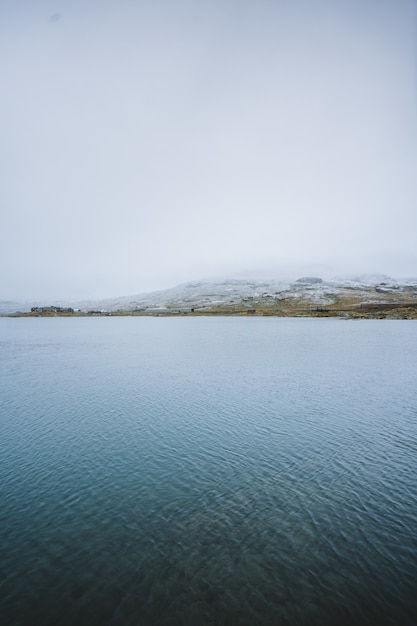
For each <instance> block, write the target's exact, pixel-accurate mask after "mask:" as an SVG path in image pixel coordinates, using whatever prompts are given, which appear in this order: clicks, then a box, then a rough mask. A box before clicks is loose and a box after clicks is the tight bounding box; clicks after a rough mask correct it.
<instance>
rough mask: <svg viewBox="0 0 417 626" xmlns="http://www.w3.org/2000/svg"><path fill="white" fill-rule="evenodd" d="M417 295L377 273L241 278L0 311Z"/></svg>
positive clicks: (410, 284)
mask: <svg viewBox="0 0 417 626" xmlns="http://www.w3.org/2000/svg"><path fill="white" fill-rule="evenodd" d="M396 298H397V299H400V300H403V299H407V298H408V299H412V300H414V299H417V279H408V280H396V279H393V278H389V277H387V276H381V275H372V276H359V277H354V278H335V279H332V280H323V279H321V278H319V277H315V276H306V277H301V278H299V279H298V280H296V281H293V282H290V281H285V280H235V279H225V280H221V281H214V282H213V281H211V282H204V281H201V282H189V283H184V284H182V285H178V286H176V287H173V288H171V289H164V290H162V291H153V292H150V293H142V294H138V295H133V296H123V297H119V298H109V299H105V300H90V301H82V302H75V303H74V302H71V301H62V300H61V301H60V302H41V303H40V302H30V303H28V302H26V303H22V302H0V313H3V314H9V313H14V312H16V311H29V310H30V308H31V307H32V306H46V305H51V304H52V305H59V306H72V307H73V308H77V309H80V310H83V311H87V310H90V311H91V310H94V311H110V312H115V311H135V310H136V311H138V310H140V311H147V310H149V311H152V310H156V311H158V310H166V309H168V310H172V309H183V310H185V309H188V310H189V309H195V310H204V309H212V308H213V307H222V306H233V305H236V306H237V305H243V306H247V307H250V306H253V305H255V304H259V303H262V304H264V305H268V303H276V304H279V303H284V302H287V303H291V301H294V302H305V303H306V305H307V304H311V305H313V306H314V305H316V306H329V305H332V304H334V303H336V302H339V301H340V300H341V299H343V300H346V301H347V300H354V301H356V302H358V301H365V302H378V301H382V300H384V299H389V300H390V301H395V299H396Z"/></svg>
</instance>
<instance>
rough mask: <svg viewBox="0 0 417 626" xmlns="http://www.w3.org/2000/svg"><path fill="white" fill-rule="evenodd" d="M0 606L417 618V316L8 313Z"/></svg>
mask: <svg viewBox="0 0 417 626" xmlns="http://www.w3.org/2000/svg"><path fill="white" fill-rule="evenodd" d="M0 351H1V352H0V355H1V363H0V393H1V396H0V397H1V409H0V527H1V560H0V585H1V586H0V621H1V623H4V624H13V625H15V624H16V625H17V624H22V625H25V626H26V625H29V624H30V625H35V624H36V625H42V626H43V625H49V624H51V625H52V624H54V625H55V626H57V625H65V626H67V625H74V626H75V625H80V624H81V625H84V624H85V625H87V624H88V625H93V626H94V625H95V624H97V625H103V624H120V625H123V626H125V625H126V626H128V625H148V624H158V625H159V624H161V625H163V624H178V625H180V624H190V625H192V626H195V625H198V624H212V625H213V624H224V625H234V624H236V625H251V626H252V625H256V624H260V625H263V624H274V625H276V624H290V625H297V624H300V625H304V624H306V625H307V624H313V625H314V624H324V625H328V624H329V625H330V624H346V625H348V624H349V625H351V624H371V623H372V624H373V623H375V624H393V625H394V624H395V625H398V624H410V625H411V624H415V623H416V622H417V601H416V600H415V596H416V593H415V591H416V589H417V420H416V418H417V384H416V383H417V376H416V371H417V367H416V366H417V356H416V355H417V323H416V322H413V321H388V320H375V321H373V320H369V321H365V320H364V321H356V322H355V321H342V320H332V319H324V320H313V319H277V318H249V319H246V318H218V319H216V318H66V319H65V318H49V319H42V318H39V319H37V318H35V319H0Z"/></svg>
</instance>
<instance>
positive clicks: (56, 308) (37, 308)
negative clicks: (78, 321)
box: [30, 306, 74, 313]
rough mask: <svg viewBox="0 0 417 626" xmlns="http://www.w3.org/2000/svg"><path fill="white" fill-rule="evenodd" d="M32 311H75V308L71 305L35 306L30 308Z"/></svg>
mask: <svg viewBox="0 0 417 626" xmlns="http://www.w3.org/2000/svg"><path fill="white" fill-rule="evenodd" d="M30 312H31V313H74V309H72V308H71V307H62V306H33V307H32V308H31V309H30Z"/></svg>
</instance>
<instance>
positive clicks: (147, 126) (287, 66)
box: [0, 0, 417, 299]
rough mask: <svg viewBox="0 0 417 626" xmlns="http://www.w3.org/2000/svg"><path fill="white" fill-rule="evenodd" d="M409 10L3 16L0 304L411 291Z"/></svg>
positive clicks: (94, 11) (335, 3)
mask: <svg viewBox="0 0 417 626" xmlns="http://www.w3.org/2000/svg"><path fill="white" fill-rule="evenodd" d="M416 26H417V20H416V3H415V2H413V1H412V0H395V1H391V0H390V1H388V0H346V1H343V0H305V1H302V0H292V1H291V2H289V1H286V2H284V1H279V0H271V1H263V0H256V2H255V0H252V1H251V0H240V1H239V2H238V1H236V2H235V1H230V0H223V1H221V2H220V1H217V0H212V1H211V2H207V1H203V0H198V1H189V2H187V1H181V0H170V1H168V0H166V1H164V0H162V1H159V0H152V2H151V1H148V0H146V1H142V2H141V1H136V2H134V1H133V0H132V1H131V0H118V1H116V0H108V1H106V0H102V1H100V2H99V1H94V0H83V1H82V2H81V1H77V0H71V1H69V0H61V2H59V3H55V2H51V1H44V0H37V1H36V2H33V1H29V0H2V2H1V3H0V75H1V76H2V98H1V99H0V130H1V141H0V177H1V180H0V210H1V212H0V299H8V298H17V299H19V298H45V297H50V298H61V297H62V298H64V297H72V298H84V297H107V296H118V295H123V294H134V293H139V292H142V291H149V290H152V289H161V288H164V287H171V286H173V285H175V284H178V283H181V282H184V281H187V280H198V279H204V278H211V279H213V278H216V277H220V276H223V277H225V276H228V277H239V278H243V277H245V276H246V277H255V276H258V277H269V278H273V277H275V278H285V277H296V275H297V274H298V275H302V274H306V273H310V274H311V273H314V274H317V275H320V276H332V275H336V274H337V275H349V274H352V273H355V274H358V273H370V272H380V273H385V274H389V275H391V276H394V277H395V276H396V277H405V276H416V275H417V210H416V207H417V202H416V201H417V187H416V180H417V177H416V172H417V167H416V166H417V72H416V60H417V56H416V32H417V31H416Z"/></svg>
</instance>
